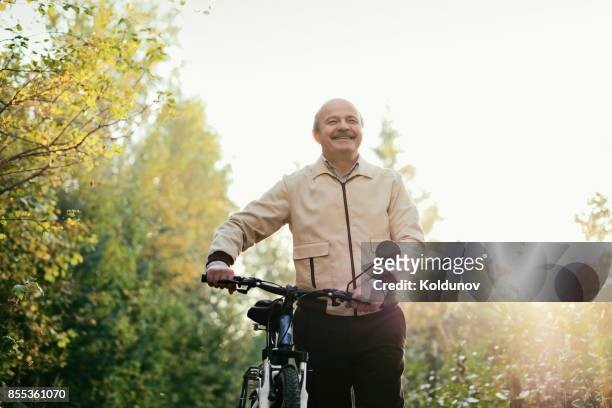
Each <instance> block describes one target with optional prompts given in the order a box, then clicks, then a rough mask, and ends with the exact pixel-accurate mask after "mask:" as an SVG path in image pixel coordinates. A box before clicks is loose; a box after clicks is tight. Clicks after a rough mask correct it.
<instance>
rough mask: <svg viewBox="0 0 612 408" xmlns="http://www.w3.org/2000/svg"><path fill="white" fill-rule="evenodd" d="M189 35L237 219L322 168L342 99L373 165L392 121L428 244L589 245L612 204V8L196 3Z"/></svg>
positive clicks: (176, 53) (195, 78) (187, 49)
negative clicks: (326, 127)
mask: <svg viewBox="0 0 612 408" xmlns="http://www.w3.org/2000/svg"><path fill="white" fill-rule="evenodd" d="M209 6H210V13H209V14H204V13H201V12H197V11H196V10H204V9H207V8H208V7H209ZM177 23H178V25H179V27H180V28H181V31H180V34H179V43H180V44H181V47H180V48H175V49H173V50H172V53H171V55H172V58H173V61H181V64H182V67H181V71H180V72H181V74H180V78H181V82H182V84H183V88H182V89H183V91H184V92H185V93H186V94H187V95H189V96H197V97H199V98H201V100H202V101H204V103H205V105H206V114H207V118H208V121H209V124H210V126H211V127H212V128H214V129H215V130H216V131H217V132H218V133H219V135H220V140H221V146H222V149H223V155H224V158H225V159H224V161H225V162H226V163H229V164H230V165H231V167H232V178H233V183H232V185H231V188H230V197H231V198H232V199H233V200H234V201H235V202H236V203H237V204H238V205H239V206H241V207H242V206H244V205H245V204H247V203H248V202H249V201H250V200H253V199H255V198H257V197H259V196H260V195H261V194H262V193H263V192H264V191H265V190H266V189H267V188H269V187H270V186H271V185H272V184H274V182H275V181H277V180H278V179H279V178H280V177H281V175H282V174H286V173H290V172H292V171H293V170H294V169H295V168H296V165H305V164H309V163H311V162H313V161H315V160H316V158H317V157H318V155H319V154H320V148H319V146H318V145H317V144H316V143H315V142H314V141H313V139H312V136H311V131H310V130H311V128H312V117H313V115H314V113H315V112H316V110H317V109H318V108H319V106H320V105H321V104H322V103H323V102H324V101H326V100H328V99H330V98H334V97H344V98H348V99H349V100H351V101H353V102H354V103H355V104H356V105H357V107H358V108H359V109H360V111H361V112H362V114H363V116H364V119H365V128H364V143H363V145H362V148H361V153H362V155H363V157H364V158H366V160H370V161H373V162H376V158H375V156H374V155H373V153H372V151H371V148H372V147H374V146H375V145H376V143H377V135H378V133H379V131H380V124H381V119H382V118H383V117H387V118H389V119H391V120H392V121H393V123H394V126H395V128H396V129H397V130H398V131H399V132H400V134H401V138H400V139H399V141H398V144H399V145H400V147H401V148H402V150H403V152H402V154H401V155H400V160H399V162H400V164H408V163H410V164H413V165H414V166H416V169H417V178H416V183H417V184H418V186H419V187H421V188H423V189H425V190H427V191H429V192H430V193H431V196H432V199H433V200H434V201H435V202H436V203H437V205H438V208H439V211H440V213H441V215H442V216H443V217H444V221H441V222H439V223H438V224H436V227H435V229H434V231H433V233H432V234H431V237H432V238H436V239H438V240H443V241H444V240H448V241H454V240H464V241H582V240H584V237H583V235H582V233H581V231H580V227H579V225H578V224H576V223H574V215H575V214H576V213H579V212H583V211H585V210H586V209H587V204H586V200H587V198H588V197H590V196H592V195H593V194H594V193H595V192H597V191H599V192H602V193H604V194H608V195H610V194H611V193H612V177H611V175H612V160H610V157H611V156H612V115H611V113H612V112H611V109H612V3H610V2H609V1H581V2H576V1H565V0H561V1H559V0H556V1H543V0H539V1H533V0H529V1H524V0H515V1H473V0H468V1H461V2H457V1H450V0H448V1H431V0H427V1H377V2H373V1H367V2H364V1H354V2H350V3H349V2H344V1H308V2H297V1H286V2H283V1H257V2H249V1H231V0H228V1H216V2H213V3H196V2H189V1H188V2H187V4H186V5H185V6H184V8H183V10H182V12H181V14H180V15H179V16H178V19H177ZM203 186H204V185H203Z"/></svg>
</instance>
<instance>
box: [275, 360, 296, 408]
mask: <svg viewBox="0 0 612 408" xmlns="http://www.w3.org/2000/svg"><path fill="white" fill-rule="evenodd" d="M275 387H276V395H277V400H276V401H275V402H274V404H272V408H300V380H299V377H298V372H297V370H296V368H295V367H294V366H292V365H288V366H285V367H283V368H281V370H280V372H279V373H278V375H277V376H276V381H275ZM278 397H280V398H281V399H280V400H279V399H278Z"/></svg>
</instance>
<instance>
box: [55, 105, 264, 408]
mask: <svg viewBox="0 0 612 408" xmlns="http://www.w3.org/2000/svg"><path fill="white" fill-rule="evenodd" d="M219 159H220V153H219V143H218V138H217V135H216V134H215V133H213V132H211V131H210V130H208V129H207V125H206V121H205V118H204V113H203V109H202V105H201V103H200V102H198V101H196V100H182V99H180V98H179V100H178V102H177V103H176V105H174V106H172V107H168V108H164V109H163V110H162V111H161V113H160V115H159V116H158V118H157V120H156V122H155V123H154V124H153V125H152V126H151V127H150V128H149V129H147V131H146V133H145V137H144V139H142V140H141V141H140V142H138V143H134V144H133V145H132V146H131V147H130V148H129V149H128V151H126V154H125V155H123V156H122V157H120V158H117V159H116V160H113V161H109V162H108V163H107V165H106V166H104V167H101V168H98V169H97V170H96V172H95V173H94V174H95V179H96V180H97V181H96V184H95V188H93V189H90V190H88V192H87V194H83V193H81V194H79V196H78V197H72V200H74V203H73V205H75V206H77V207H79V208H80V210H81V213H82V217H83V219H84V220H87V221H88V222H89V223H91V225H92V229H93V231H94V232H95V234H96V235H97V236H98V237H99V239H98V243H97V244H96V245H95V248H94V250H93V251H92V252H89V253H86V254H84V263H83V264H82V265H81V266H80V267H78V271H77V272H75V275H74V276H75V279H76V281H77V284H78V293H79V296H78V297H75V300H74V303H73V304H72V307H71V312H70V315H71V316H74V319H73V321H71V322H69V325H68V327H69V328H70V329H72V330H74V331H75V332H76V337H75V339H74V340H73V341H72V343H71V344H70V345H69V358H68V361H67V365H66V367H65V368H64V369H63V370H62V371H61V377H62V378H63V379H65V381H66V383H67V384H69V385H70V388H71V390H73V389H75V390H77V391H76V392H75V395H74V401H76V402H77V404H78V405H79V406H90V405H92V404H97V405H105V406H106V405H110V406H133V405H137V404H138V405H142V406H200V407H224V406H228V405H230V404H233V403H235V398H236V395H238V392H239V387H240V385H241V382H240V381H241V376H242V374H243V371H244V369H245V368H246V366H247V365H248V363H251V362H253V361H256V358H257V354H258V353H257V349H256V347H257V345H258V342H257V341H253V340H252V338H251V336H250V332H249V331H247V324H246V321H245V319H244V317H243V312H244V311H245V307H244V305H243V304H242V302H243V301H244V300H245V299H243V298H241V297H238V296H229V295H227V293H225V292H221V291H216V290H213V289H210V288H209V287H208V286H205V285H202V284H201V283H200V282H199V276H200V273H201V272H202V267H203V265H204V258H203V256H202V255H203V252H204V251H205V249H206V248H207V247H208V245H209V243H210V239H211V237H212V233H213V230H214V228H215V227H216V226H217V225H218V224H219V223H220V222H221V221H222V220H224V219H225V218H226V217H227V215H228V212H229V210H230V209H232V208H233V206H232V204H231V203H230V201H229V199H228V198H227V185H228V183H229V179H228V169H226V168H219V167H218V166H217V163H218V161H219ZM196 254H197V255H196ZM77 393H78V394H77ZM71 399H72V395H71Z"/></svg>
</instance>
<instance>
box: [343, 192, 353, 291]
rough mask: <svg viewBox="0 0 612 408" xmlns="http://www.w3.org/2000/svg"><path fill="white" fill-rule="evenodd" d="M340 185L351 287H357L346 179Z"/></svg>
mask: <svg viewBox="0 0 612 408" xmlns="http://www.w3.org/2000/svg"><path fill="white" fill-rule="evenodd" d="M340 184H341V185H342V199H343V200H344V216H345V218H346V232H347V234H348V244H349V254H350V256H351V275H352V276H353V289H357V282H355V280H354V279H355V260H354V259H353V241H352V240H351V224H350V222H349V213H348V202H347V201H346V181H345V182H344V183H340Z"/></svg>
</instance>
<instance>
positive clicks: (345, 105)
mask: <svg viewBox="0 0 612 408" xmlns="http://www.w3.org/2000/svg"><path fill="white" fill-rule="evenodd" d="M312 134H313V136H314V138H315V140H316V141H317V142H319V143H320V144H321V147H322V149H323V156H325V158H327V159H328V160H333V159H335V158H340V157H351V158H354V157H356V156H357V152H358V150H359V145H360V144H361V137H362V135H361V119H360V116H359V113H358V112H357V109H355V107H354V106H353V105H352V104H351V103H349V102H348V101H345V100H333V101H330V102H328V103H327V104H325V105H324V106H323V108H322V109H321V110H320V112H319V120H318V129H315V130H313V132H312Z"/></svg>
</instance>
